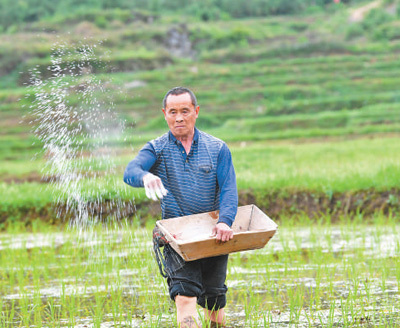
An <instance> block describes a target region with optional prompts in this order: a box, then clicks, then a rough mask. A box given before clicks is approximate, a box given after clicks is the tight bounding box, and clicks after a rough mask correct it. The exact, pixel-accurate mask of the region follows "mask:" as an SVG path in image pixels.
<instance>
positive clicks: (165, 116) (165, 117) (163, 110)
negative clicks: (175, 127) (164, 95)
mask: <svg viewBox="0 0 400 328" xmlns="http://www.w3.org/2000/svg"><path fill="white" fill-rule="evenodd" d="M161 110H162V112H163V113H164V119H165V120H167V114H166V112H165V109H164V108H161Z"/></svg>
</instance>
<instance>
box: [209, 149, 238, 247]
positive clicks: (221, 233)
mask: <svg viewBox="0 0 400 328" xmlns="http://www.w3.org/2000/svg"><path fill="white" fill-rule="evenodd" d="M217 180H218V186H219V188H220V199H219V220H218V223H217V225H216V226H215V228H214V230H213V232H214V234H215V235H216V239H217V241H222V242H225V241H228V240H230V239H232V238H233V231H232V229H231V228H230V227H231V226H232V223H233V221H234V220H235V216H236V213H237V207H238V192H237V186H236V175H235V169H234V168H233V163H232V155H231V152H230V151H229V148H228V146H227V145H226V144H225V143H224V145H223V146H222V148H221V150H220V152H219V155H218V165H217Z"/></svg>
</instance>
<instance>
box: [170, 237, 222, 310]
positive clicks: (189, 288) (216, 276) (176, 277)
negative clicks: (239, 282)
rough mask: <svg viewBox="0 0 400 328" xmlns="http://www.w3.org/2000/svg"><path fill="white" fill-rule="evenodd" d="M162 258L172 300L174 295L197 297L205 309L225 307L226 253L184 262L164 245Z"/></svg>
mask: <svg viewBox="0 0 400 328" xmlns="http://www.w3.org/2000/svg"><path fill="white" fill-rule="evenodd" d="M164 257H165V271H166V273H167V275H168V278H167V282H168V287H169V295H170V297H171V299H172V300H173V301H174V300H175V296H176V295H182V296H189V297H197V303H198V304H199V305H200V306H202V307H203V308H206V309H209V310H219V309H222V308H223V307H225V305H226V291H227V290H228V288H227V287H226V285H225V279H226V271H227V265H228V255H221V256H216V257H208V258H205V259H199V260H195V261H189V262H185V261H184V260H183V259H182V258H181V257H180V256H179V254H177V253H176V252H175V251H174V250H173V249H172V247H170V246H169V245H166V246H165V247H164Z"/></svg>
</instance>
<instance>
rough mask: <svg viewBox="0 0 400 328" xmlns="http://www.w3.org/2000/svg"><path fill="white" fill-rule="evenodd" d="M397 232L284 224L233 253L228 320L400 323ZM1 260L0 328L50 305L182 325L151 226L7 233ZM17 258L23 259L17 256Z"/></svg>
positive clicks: (113, 321) (44, 316)
mask: <svg viewBox="0 0 400 328" xmlns="http://www.w3.org/2000/svg"><path fill="white" fill-rule="evenodd" d="M399 232H400V226H393V225H392V226H384V225H379V226H354V225H351V226H347V225H339V226H309V227H288V228H285V227H281V228H280V230H279V231H278V233H277V234H276V235H275V236H274V238H273V239H272V240H271V241H270V242H269V244H268V245H267V246H266V247H265V248H264V249H261V250H255V251H247V252H242V253H236V254H232V255H231V257H230V263H229V271H228V281H227V284H228V287H229V292H228V304H227V308H226V313H227V318H228V322H229V324H230V325H231V326H233V327H329V326H332V327H350V326H351V327H354V326H360V327H375V326H378V325H382V326H392V327H395V326H398V325H400V313H399V309H400V299H399V296H400V295H399V283H400V265H399V264H398V262H399V258H398V257H399V252H400V237H399V236H400V235H399ZM21 254H22V255H21ZM48 254H50V255H48ZM0 256H1V262H0V263H1V265H0V283H1V284H0V296H1V299H2V301H1V303H0V305H1V306H2V317H1V321H0V325H1V326H2V327H3V326H4V327H28V326H32V327H33V326H35V323H37V321H34V316H35V314H36V315H38V316H40V317H41V319H40V320H41V325H42V326H43V327H46V326H47V327H53V326H54V322H55V319H54V317H53V318H51V316H50V315H49V314H48V313H50V311H49V308H50V305H49V304H53V307H54V308H57V307H59V308H64V309H66V310H65V311H64V312H60V313H59V315H58V317H57V320H56V321H57V325H56V326H57V327H58V326H59V327H171V326H173V325H174V305H173V303H172V302H171V301H170V300H169V298H168V293H167V287H166V284H165V281H164V280H163V279H162V278H161V277H159V275H158V268H157V267H156V264H155V261H154V259H153V256H152V253H151V242H150V235H149V233H148V232H147V231H142V230H140V231H134V232H132V231H122V232H121V231H117V232H107V233H104V234H100V235H90V236H86V238H80V239H77V238H76V235H75V234H74V233H71V232H65V233H62V232H59V233H46V234H44V233H43V234H12V235H7V234H3V235H1V236H0ZM18 256H23V259H22V258H21V261H16V262H12V261H11V260H10V259H11V258H12V257H14V258H16V257H18ZM7 259H8V260H7ZM35 272H36V273H37V274H35ZM12 277H14V278H12ZM116 296H118V297H119V298H116ZM71 299H73V300H75V301H76V302H77V303H78V304H79V306H75V305H71V303H70V301H71ZM110 299H116V301H114V303H113V302H112V300H110ZM68 302H69V303H68ZM99 302H100V304H102V306H103V309H104V311H103V312H101V313H98V312H96V309H97V308H98V304H99ZM40 304H41V306H39V305H40ZM116 304H118V306H116ZM12 305H13V306H14V310H13V311H14V312H15V313H14V312H12V311H11V308H12ZM113 306H116V308H113ZM112 309H114V310H112ZM115 309H116V310H115ZM73 310H74V311H75V310H76V311H75V312H74V311H73ZM71 312H74V315H73V319H71V315H70V313H71ZM27 315H28V316H29V317H30V318H29V319H26V318H25V320H24V316H27ZM36 326H37V325H36Z"/></svg>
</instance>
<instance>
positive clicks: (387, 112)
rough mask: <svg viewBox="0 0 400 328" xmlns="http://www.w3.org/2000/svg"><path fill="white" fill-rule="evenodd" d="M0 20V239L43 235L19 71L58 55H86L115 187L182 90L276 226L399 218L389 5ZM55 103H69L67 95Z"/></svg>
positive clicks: (54, 11) (31, 11)
mask: <svg viewBox="0 0 400 328" xmlns="http://www.w3.org/2000/svg"><path fill="white" fill-rule="evenodd" d="M0 7H1V10H0V12H1V15H3V17H2V19H1V20H0V21H1V26H2V29H3V33H2V34H0V42H1V45H2V46H1V47H0V86H1V88H0V113H1V120H0V128H1V129H0V131H1V132H0V141H1V142H0V159H1V163H0V180H1V184H0V187H1V189H2V190H3V192H2V193H3V194H4V195H5V196H4V197H3V198H2V202H1V205H0V220H1V224H2V225H3V227H5V226H6V225H7V222H11V221H18V220H22V222H26V223H29V222H30V221H31V220H32V219H35V218H41V219H43V220H47V221H50V222H57V220H56V219H55V215H54V214H55V213H54V209H53V208H52V207H51V202H52V197H53V196H52V192H53V191H52V186H51V185H49V186H48V188H45V186H46V185H48V183H47V182H46V180H42V178H41V176H42V172H41V169H42V168H43V164H44V160H45V159H44V158H43V156H42V154H41V153H40V152H41V149H42V145H41V143H40V142H39V141H38V140H37V137H36V136H35V135H34V134H33V133H32V125H31V124H30V122H31V120H32V112H31V110H30V105H31V104H32V101H33V99H34V96H33V94H32V91H29V88H27V85H28V86H29V84H30V83H31V80H30V74H29V70H30V69H31V68H33V67H36V68H37V70H38V71H39V72H41V74H42V77H43V79H46V78H49V77H50V74H51V72H50V71H49V69H48V67H49V66H50V65H51V54H52V53H53V51H54V49H55V48H57V47H58V46H59V45H60V44H63V45H65V46H66V47H67V48H70V49H76V47H77V45H79V44H82V43H86V44H90V45H92V46H93V51H94V52H95V54H96V56H97V59H96V60H93V61H92V62H91V63H90V65H91V70H92V73H93V74H95V75H96V76H97V77H98V78H99V79H104V80H107V81H108V82H107V92H106V93H99V94H94V95H93V96H94V97H98V98H102V97H103V98H104V99H105V98H106V97H109V96H110V95H112V97H113V101H114V105H115V112H116V113H117V114H118V117H119V120H120V121H121V122H124V124H125V127H126V128H125V132H124V133H125V135H124V138H123V139H118V140H117V139H115V141H112V140H110V142H111V143H112V147H113V149H114V150H115V152H116V154H117V155H116V156H115V158H116V161H117V165H118V169H117V172H116V173H115V177H116V179H117V181H119V179H118V177H120V176H122V173H123V171H124V168H125V166H126V164H127V163H128V162H129V160H130V159H131V158H132V157H133V156H134V155H135V152H136V151H137V150H138V149H140V147H141V146H142V145H143V144H144V143H145V142H146V141H147V140H149V139H151V138H154V137H156V136H158V135H159V134H161V133H163V132H165V131H166V128H167V127H166V124H165V121H164V119H163V116H162V115H161V112H160V107H161V99H162V97H163V95H164V93H165V92H166V90H168V89H169V88H171V87H174V86H176V85H185V86H189V87H191V88H192V89H193V90H194V91H195V92H196V94H197V96H198V99H199V102H200V106H201V114H200V117H199V119H198V127H199V128H201V129H203V130H205V131H206V132H209V133H211V134H213V135H215V136H217V137H220V138H222V139H223V140H225V141H227V142H228V143H229V145H230V147H231V149H232V152H233V154H234V161H235V165H236V170H237V175H238V184H239V188H240V197H241V198H240V199H241V203H242V204H245V203H249V202H256V203H257V204H258V205H259V206H261V207H262V208H263V209H264V210H266V211H267V212H268V213H271V214H272V215H274V216H276V217H278V216H279V215H282V213H288V214H290V215H293V214H295V215H297V214H298V213H300V212H306V213H307V214H308V215H310V216H314V215H315V214H316V213H321V212H324V213H335V215H336V216H337V217H339V216H340V215H348V214H349V213H357V212H359V211H364V212H363V213H364V214H366V215H370V214H372V213H374V212H376V211H383V212H384V213H389V212H390V211H395V210H398V209H399V206H400V205H399V203H400V201H399V189H398V181H399V173H398V172H399V158H398V155H397V154H399V148H400V145H399V143H398V133H399V129H400V116H399V108H400V92H399V90H398V76H399V74H400V64H399V61H398V53H399V51H400V41H399V40H400V20H399V12H400V10H399V9H398V8H399V6H398V4H397V2H390V1H375V2H372V3H371V2H358V1H348V2H343V1H342V2H340V3H334V2H331V1H283V0H276V1H251V2H249V1H229V2H228V1H217V0H215V1H209V2H207V3H206V4H205V5H203V6H201V8H200V7H199V6H198V2H195V1H185V2H184V3H180V2H179V1H172V0H171V1H163V2H161V1H129V2H128V1H123V0H121V1H117V2H112V3H111V2H109V1H95V2H93V1H92V2H91V1H83V2H82V1H81V2H79V3H75V2H73V1H70V2H68V1H63V2H59V3H58V2H48V1H37V3H36V4H35V5H33V4H32V3H29V4H28V2H23V1H22V2H21V1H20V2H8V1H1V2H0ZM68 60H70V61H71V63H72V62H73V61H74V60H76V58H73V57H71V58H70V59H66V62H65V64H66V65H68ZM68 99H69V101H70V103H71V104H78V102H79V99H78V95H77V94H76V93H74V92H71V93H70V95H69V98H68ZM118 124H119V122H115V125H116V126H115V128H118ZM113 142H114V143H113ZM35 154H39V155H37V156H36V157H35ZM99 183H100V184H101V181H100V182H99ZM104 185H107V183H106V182H104ZM107 188H108V189H110V188H109V187H107ZM107 188H106V189H107ZM108 189H107V190H105V191H104V194H105V195H108V196H107V197H105V199H109V198H110V197H117V195H123V196H122V197H123V201H128V200H129V199H132V198H133V197H135V199H136V203H137V205H138V207H137V209H138V210H140V211H141V212H140V214H141V216H142V217H143V218H148V217H149V216H150V217H153V216H154V215H158V211H157V209H156V208H157V206H153V205H152V204H149V203H148V202H147V201H146V200H145V199H144V197H143V192H142V191H141V190H132V189H125V187H124V186H123V183H122V182H118V184H117V185H116V186H115V189H117V190H118V192H117V191H116V190H108ZM110 195H114V196H110ZM118 197H119V196H118ZM141 204H142V205H143V206H141ZM131 214H132V216H134V215H135V214H134V213H131Z"/></svg>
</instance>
